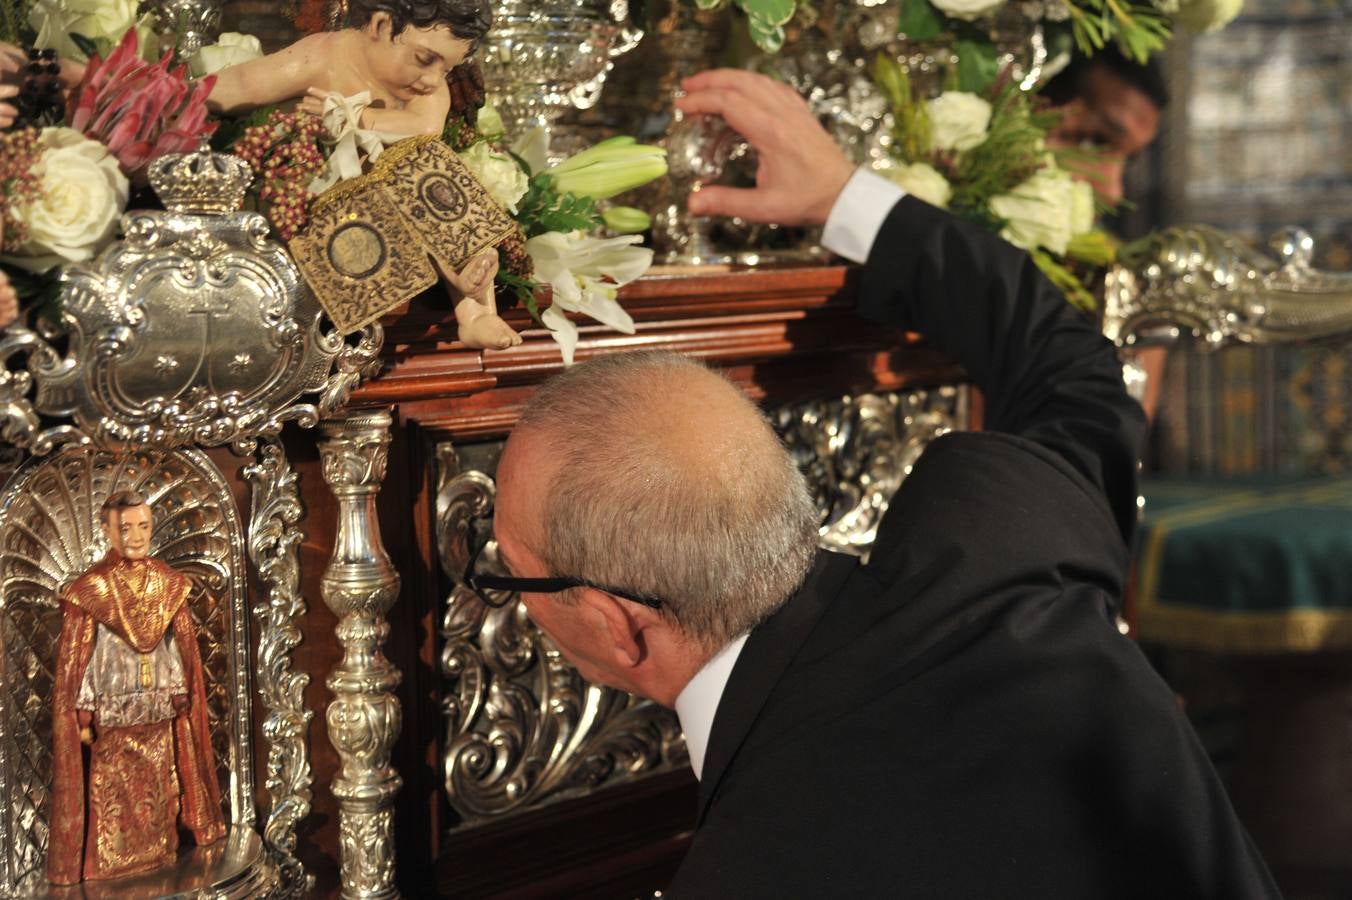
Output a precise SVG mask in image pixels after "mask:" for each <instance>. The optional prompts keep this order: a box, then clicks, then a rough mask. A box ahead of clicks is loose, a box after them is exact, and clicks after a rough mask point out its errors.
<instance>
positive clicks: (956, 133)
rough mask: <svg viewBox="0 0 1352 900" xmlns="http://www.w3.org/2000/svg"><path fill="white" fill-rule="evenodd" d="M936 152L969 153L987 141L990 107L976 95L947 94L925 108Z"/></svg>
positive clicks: (932, 101)
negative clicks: (959, 151)
mask: <svg viewBox="0 0 1352 900" xmlns="http://www.w3.org/2000/svg"><path fill="white" fill-rule="evenodd" d="M925 108H926V109H927V110H928V111H929V118H930V125H931V126H932V127H933V135H934V139H933V143H934V149H936V150H971V149H972V148H973V147H977V146H980V144H981V142H982V141H984V140H985V139H986V128H987V127H988V126H989V125H990V123H991V105H990V104H989V103H987V102H986V101H985V100H982V99H981V98H980V97H978V96H977V95H976V94H968V93H965V92H963V91H946V92H945V93H942V94H940V95H939V96H937V97H935V98H934V99H933V100H930V101H929V102H928V103H926V104H925Z"/></svg>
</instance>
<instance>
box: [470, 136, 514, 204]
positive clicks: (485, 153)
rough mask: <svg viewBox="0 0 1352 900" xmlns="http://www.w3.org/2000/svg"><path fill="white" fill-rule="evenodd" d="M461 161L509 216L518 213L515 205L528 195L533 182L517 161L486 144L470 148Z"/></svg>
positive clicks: (481, 143)
mask: <svg viewBox="0 0 1352 900" xmlns="http://www.w3.org/2000/svg"><path fill="white" fill-rule="evenodd" d="M460 158H461V159H463V160H464V161H465V165H467V166H469V170H470V171H471V172H473V173H474V177H475V178H477V179H479V183H480V184H482V185H483V186H484V187H486V188H488V193H490V194H492V195H493V199H494V200H496V201H498V203H500V204H502V205H503V206H504V207H506V209H507V210H508V211H509V212H516V201H518V200H520V199H521V198H522V197H524V196H525V195H526V189H527V188H528V187H529V186H530V179H528V178H527V177H526V173H525V172H523V171H521V167H520V166H519V165H517V164H516V160H514V159H512V158H511V157H510V156H504V155H502V154H499V153H494V152H493V148H492V147H490V146H489V145H488V142H487V141H479V143H477V144H475V145H474V146H472V147H470V148H469V149H468V150H465V151H464V152H463V153H461V154H460Z"/></svg>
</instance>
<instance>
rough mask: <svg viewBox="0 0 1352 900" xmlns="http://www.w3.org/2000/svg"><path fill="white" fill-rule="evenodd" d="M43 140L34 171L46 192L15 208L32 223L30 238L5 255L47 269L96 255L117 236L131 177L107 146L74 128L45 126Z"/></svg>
mask: <svg viewBox="0 0 1352 900" xmlns="http://www.w3.org/2000/svg"><path fill="white" fill-rule="evenodd" d="M38 141H39V144H40V145H41V146H42V147H43V148H44V150H43V153H42V156H41V158H40V159H39V160H38V162H37V165H36V166H34V172H35V173H36V174H37V176H38V180H39V182H40V183H41V185H42V187H41V195H40V196H39V197H38V199H37V200H36V201H35V202H34V203H33V204H32V205H31V206H25V207H20V208H18V209H16V210H15V211H14V216H15V218H16V219H18V220H19V221H22V222H24V223H25V224H27V225H28V243H26V244H24V245H23V246H22V247H20V248H18V250H17V252H16V253H15V254H13V255H9V256H6V257H5V258H6V260H7V261H9V262H12V263H14V264H15V265H17V266H20V267H22V268H25V269H29V270H31V271H34V272H45V271H46V270H48V269H50V268H52V267H53V266H56V265H59V264H61V263H66V262H84V261H85V260H87V259H90V258H92V257H93V256H94V254H95V253H97V252H98V250H99V248H101V247H102V246H103V245H104V244H105V243H107V242H108V240H109V239H110V238H112V236H113V232H114V231H115V230H116V229H117V220H118V217H119V216H120V215H121V214H122V210H123V209H125V208H126V206H127V177H126V176H125V175H123V174H122V170H121V169H119V168H118V165H117V157H115V156H112V155H111V154H109V153H108V149H107V148H106V147H104V146H103V145H102V144H100V143H99V142H98V141H91V140H89V139H88V138H86V137H85V136H84V135H82V134H80V133H79V132H78V131H75V130H74V129H71V128H44V129H43V130H42V135H41V137H39V139H38Z"/></svg>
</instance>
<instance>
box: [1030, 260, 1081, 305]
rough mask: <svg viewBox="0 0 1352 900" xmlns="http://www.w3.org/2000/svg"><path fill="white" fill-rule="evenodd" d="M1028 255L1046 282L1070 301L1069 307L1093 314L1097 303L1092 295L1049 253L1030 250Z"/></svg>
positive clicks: (1073, 274)
mask: <svg viewBox="0 0 1352 900" xmlns="http://www.w3.org/2000/svg"><path fill="white" fill-rule="evenodd" d="M1028 255H1029V256H1031V257H1032V258H1033V262H1034V263H1035V264H1036V265H1037V267H1038V268H1039V269H1041V270H1042V274H1043V275H1046V276H1047V280H1048V281H1050V282H1051V283H1052V284H1054V285H1056V287H1057V288H1059V289H1060V291H1061V293H1063V294H1065V295H1066V299H1067V300H1069V301H1070V304H1071V306H1075V307H1078V308H1079V309H1082V310H1084V311H1085V312H1093V311H1094V310H1095V309H1096V308H1097V307H1098V301H1097V300H1095V299H1094V295H1093V294H1092V293H1090V291H1089V289H1088V288H1086V287H1085V286H1084V283H1083V282H1082V281H1080V279H1079V278H1078V277H1076V275H1075V273H1074V272H1072V271H1070V269H1068V268H1066V266H1065V265H1063V264H1062V263H1061V262H1059V261H1058V260H1057V259H1056V258H1055V257H1054V256H1052V255H1051V254H1050V253H1048V252H1047V251H1045V250H1042V249H1034V250H1030V251H1029V252H1028Z"/></svg>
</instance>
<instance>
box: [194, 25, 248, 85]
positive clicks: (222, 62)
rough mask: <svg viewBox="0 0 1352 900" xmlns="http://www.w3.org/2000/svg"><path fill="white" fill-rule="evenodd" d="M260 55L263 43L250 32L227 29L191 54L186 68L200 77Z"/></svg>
mask: <svg viewBox="0 0 1352 900" xmlns="http://www.w3.org/2000/svg"><path fill="white" fill-rule="evenodd" d="M262 55H263V45H262V44H261V43H259V41H258V38H256V37H254V36H253V35H251V34H240V33H239V32H238V31H227V32H226V33H225V34H223V35H221V37H220V40H218V41H216V43H214V44H208V45H207V46H205V47H203V48H202V49H201V50H198V51H197V52H196V53H195V54H193V58H192V59H190V60H189V61H188V69H189V70H190V71H191V72H192V73H193V75H195V76H197V77H198V78H201V77H202V76H203V75H211V74H212V73H214V72H219V71H220V70H221V69H227V68H229V67H230V66H237V65H239V64H240V63H246V62H248V61H249V60H251V59H258V57H260V56H262Z"/></svg>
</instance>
